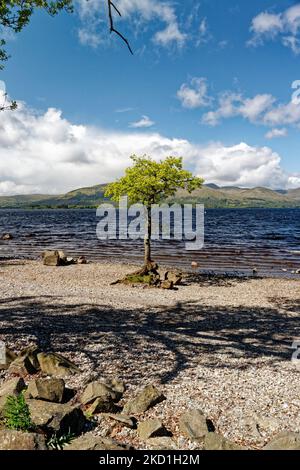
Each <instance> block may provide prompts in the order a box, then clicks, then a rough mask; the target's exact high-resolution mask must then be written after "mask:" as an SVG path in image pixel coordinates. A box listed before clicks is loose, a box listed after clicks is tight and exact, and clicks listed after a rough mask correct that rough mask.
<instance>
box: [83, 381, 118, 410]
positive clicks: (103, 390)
mask: <svg viewBox="0 0 300 470" xmlns="http://www.w3.org/2000/svg"><path fill="white" fill-rule="evenodd" d="M121 397H122V394H120V392H118V391H116V390H113V389H112V388H111V387H109V386H108V385H106V384H104V383H102V382H91V383H89V384H88V385H87V386H86V388H85V390H84V392H83V393H82V395H81V397H80V402H81V403H82V404H83V405H88V404H89V403H93V402H94V401H95V400H96V399H98V398H101V399H102V400H103V401H107V402H111V401H113V402H118V401H119V400H120V398H121Z"/></svg>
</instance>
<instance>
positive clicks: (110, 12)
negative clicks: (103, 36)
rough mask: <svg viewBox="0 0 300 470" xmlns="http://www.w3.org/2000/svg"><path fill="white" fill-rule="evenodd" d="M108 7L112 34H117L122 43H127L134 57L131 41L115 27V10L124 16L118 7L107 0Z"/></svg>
mask: <svg viewBox="0 0 300 470" xmlns="http://www.w3.org/2000/svg"><path fill="white" fill-rule="evenodd" d="M107 5H108V17H109V25H110V32H111V33H115V34H117V36H119V37H120V38H121V39H122V41H124V42H125V44H126V45H127V47H128V49H129V51H130V53H131V54H132V55H133V51H132V49H131V46H130V44H129V41H128V39H127V38H126V37H125V36H123V34H122V33H120V31H118V30H117V29H116V28H115V25H114V17H113V10H114V11H115V12H116V13H117V14H118V15H119V16H122V15H121V12H120V10H118V8H117V7H116V5H115V4H114V3H113V1H112V0H107Z"/></svg>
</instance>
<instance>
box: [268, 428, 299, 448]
mask: <svg viewBox="0 0 300 470" xmlns="http://www.w3.org/2000/svg"><path fill="white" fill-rule="evenodd" d="M264 450H300V433H297V432H283V433H280V434H278V435H277V436H276V437H274V439H272V440H271V441H270V442H269V443H268V444H267V445H266V446H265V447H264Z"/></svg>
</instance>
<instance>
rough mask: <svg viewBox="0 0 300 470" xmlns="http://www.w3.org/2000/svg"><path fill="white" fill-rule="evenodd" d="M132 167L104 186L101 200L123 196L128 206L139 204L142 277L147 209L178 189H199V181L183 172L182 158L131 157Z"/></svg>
mask: <svg viewBox="0 0 300 470" xmlns="http://www.w3.org/2000/svg"><path fill="white" fill-rule="evenodd" d="M131 160H132V161H133V166H131V167H129V168H127V169H126V170H125V176H123V177H122V178H120V179H119V180H118V181H116V182H114V183H111V184H109V185H108V186H107V188H106V192H105V196H106V197H111V199H112V200H113V201H116V202H118V201H119V200H120V198H121V197H122V196H127V197H128V198H129V201H130V203H132V204H135V203H142V204H143V205H144V206H145V208H146V212H147V221H146V230H145V241H144V247H145V256H144V261H145V268H144V271H143V274H145V273H148V272H151V270H152V260H151V235H152V223H151V207H152V205H154V204H159V203H161V202H162V201H164V200H165V199H167V198H169V197H172V196H174V195H175V193H176V191H177V190H178V189H180V188H181V189H186V190H187V191H188V192H190V193H191V192H192V191H194V190H195V189H197V188H200V187H201V186H202V184H203V179H202V178H198V177H195V176H193V175H192V173H191V172H190V171H187V170H184V169H183V162H182V158H176V157H167V158H166V159H164V160H161V161H159V162H157V161H155V160H153V159H152V158H150V157H147V156H143V157H138V156H136V155H133V156H132V157H131Z"/></svg>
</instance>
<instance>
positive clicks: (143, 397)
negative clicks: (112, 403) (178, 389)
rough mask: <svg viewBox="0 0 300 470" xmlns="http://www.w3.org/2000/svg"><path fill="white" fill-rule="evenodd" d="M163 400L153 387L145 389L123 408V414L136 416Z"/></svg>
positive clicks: (161, 395) (149, 386) (162, 396)
mask: <svg viewBox="0 0 300 470" xmlns="http://www.w3.org/2000/svg"><path fill="white" fill-rule="evenodd" d="M163 400H165V397H164V395H163V394H162V393H160V392H159V390H158V389H157V388H156V387H154V386H153V385H148V386H147V387H145V388H144V389H143V390H142V391H141V392H140V393H139V394H138V395H137V396H136V397H135V398H133V399H132V400H130V401H129V402H127V403H126V405H125V406H124V410H123V411H124V413H126V414H129V415H131V414H132V415H136V414H137V415H138V414H141V413H144V412H145V411H147V410H149V408H151V407H153V406H155V405H157V404H158V403H160V402H162V401H163Z"/></svg>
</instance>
